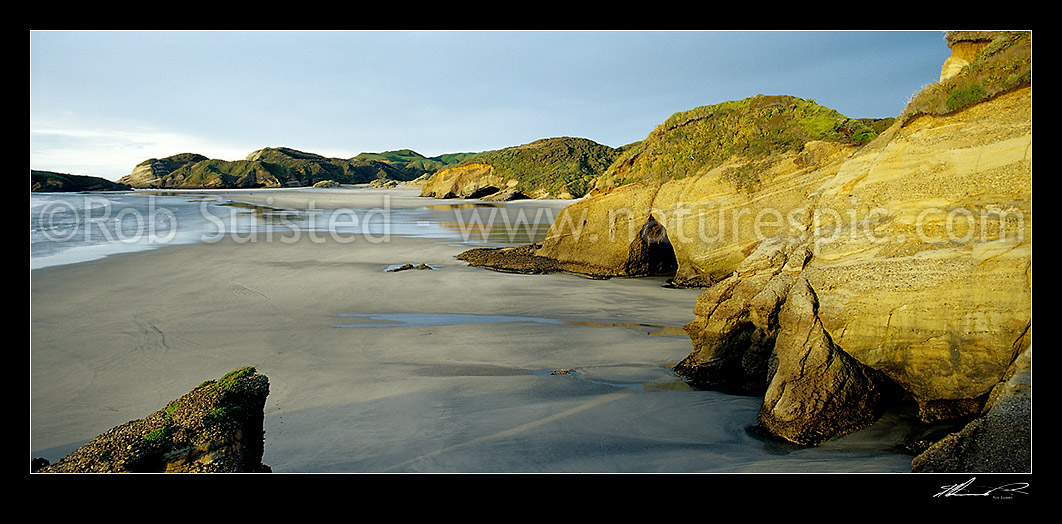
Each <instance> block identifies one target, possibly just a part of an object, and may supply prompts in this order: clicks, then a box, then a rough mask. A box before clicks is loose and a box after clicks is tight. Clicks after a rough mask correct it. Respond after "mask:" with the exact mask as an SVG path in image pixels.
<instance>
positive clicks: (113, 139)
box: [30, 121, 253, 180]
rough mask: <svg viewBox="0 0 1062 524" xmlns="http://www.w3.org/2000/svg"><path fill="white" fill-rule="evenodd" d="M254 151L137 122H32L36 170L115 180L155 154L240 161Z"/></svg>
mask: <svg viewBox="0 0 1062 524" xmlns="http://www.w3.org/2000/svg"><path fill="white" fill-rule="evenodd" d="M252 150H253V149H248V148H242V147H235V146H231V145H226V144H219V143H214V142H211V143H208V142H206V141H204V139H202V138H201V137H196V136H191V135H185V134H181V133H176V132H171V131H167V130H162V129H156V128H152V127H146V126H137V125H95V126H93V125H83V124H79V123H73V122H58V121H53V122H48V123H40V122H38V123H36V124H31V128H30V167H31V169H37V170H46V171H57V172H60V173H70V174H76V175H92V176H99V177H103V178H106V179H109V180H117V179H118V178H120V177H122V176H124V175H127V174H129V173H130V172H131V171H132V170H133V168H134V167H135V166H136V165H137V164H139V163H140V162H143V161H144V160H147V159H149V158H162V157H166V156H170V155H175V154H178V153H199V154H202V155H206V156H208V157H211V158H220V159H225V160H236V159H239V158H244V157H245V156H246V155H247V154H248V153H250V152H251V151H252Z"/></svg>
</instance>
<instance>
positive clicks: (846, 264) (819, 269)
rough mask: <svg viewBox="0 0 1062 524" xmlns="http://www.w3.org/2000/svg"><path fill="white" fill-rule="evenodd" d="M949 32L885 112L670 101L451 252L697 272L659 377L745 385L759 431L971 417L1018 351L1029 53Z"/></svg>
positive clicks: (640, 271) (802, 103)
mask: <svg viewBox="0 0 1062 524" xmlns="http://www.w3.org/2000/svg"><path fill="white" fill-rule="evenodd" d="M949 43H950V44H951V45H953V46H955V47H956V48H958V49H959V50H960V51H961V56H962V58H961V59H956V60H950V61H949V64H946V65H945V67H942V74H941V81H940V83H938V84H933V85H931V86H929V87H928V88H927V89H926V90H925V91H924V92H923V93H922V94H920V95H919V96H917V97H915V98H914V99H913V100H912V101H911V103H910V105H909V107H908V109H907V110H906V111H905V112H904V114H903V115H901V116H900V117H899V118H897V119H895V120H892V121H885V122H868V121H860V120H853V119H850V118H847V117H845V116H843V115H839V114H836V113H835V112H831V111H829V110H826V109H825V108H821V107H819V106H817V105H815V104H814V103H813V102H812V101H807V100H801V99H797V98H794V97H784V96H770V97H768V96H762V95H761V96H756V97H752V98H750V99H746V100H741V101H735V102H732V103H726V104H720V105H716V106H705V107H703V108H698V109H695V110H692V111H689V112H686V113H680V114H676V115H674V116H672V117H671V118H670V119H668V121H667V122H665V123H664V124H662V125H660V126H658V128H657V129H655V130H654V131H653V133H651V134H650V135H649V137H647V138H646V140H644V141H643V142H641V143H639V145H638V146H637V147H634V148H631V149H630V150H628V151H627V152H626V153H625V154H624V156H622V157H620V158H619V159H618V160H617V161H616V162H615V163H614V164H613V165H612V166H611V167H610V168H609V170H608V171H607V173H606V174H605V175H604V176H602V177H601V178H599V179H598V180H597V181H596V184H595V188H594V190H593V191H592V192H591V193H590V194H589V195H588V196H587V197H586V198H584V199H582V200H580V201H578V202H576V203H574V204H572V205H570V206H568V207H567V208H565V209H564V211H563V212H562V213H560V214H559V215H558V217H557V220H556V221H555V222H554V225H553V227H552V228H551V229H550V231H549V233H548V234H547V237H546V239H545V240H544V241H543V242H542V243H541V244H538V245H532V246H524V247H521V248H508V249H503V250H490V249H479V250H472V251H469V252H467V253H464V254H462V255H461V256H460V257H459V258H462V259H465V260H468V261H469V262H470V263H472V264H473V265H480V266H484V267H491V268H494V269H501V270H509V271H526V272H541V271H567V272H572V273H578V274H583V275H586V276H590V277H598V278H602V277H617V276H640V275H648V274H671V273H672V272H673V274H674V276H673V278H672V283H673V284H674V285H676V286H694V287H703V288H705V290H704V292H703V293H702V294H701V296H700V298H699V300H698V303H697V306H696V308H695V310H694V311H693V319H692V320H691V321H690V322H689V324H687V326H686V331H687V332H688V334H689V335H690V338H691V339H692V341H693V346H694V349H693V352H692V353H691V354H690V355H689V356H688V357H687V358H686V359H685V360H683V361H682V362H681V363H679V365H678V366H677V367H676V372H677V373H678V374H680V375H682V376H684V377H687V378H688V379H689V380H690V381H691V383H693V384H696V385H699V386H702V387H718V388H726V389H733V390H737V391H740V392H744V393H752V394H757V395H763V398H764V400H763V405H762V408H761V411H760V414H759V421H760V425H761V426H762V427H763V428H765V429H767V430H768V431H769V432H770V433H771V434H773V435H775V436H777V437H779V438H783V439H786V440H789V441H791V442H794V443H797V444H802V445H815V444H818V443H821V442H823V441H825V440H828V439H830V438H833V437H836V436H838V435H843V434H845V433H849V432H852V431H856V430H858V429H861V428H864V427H867V426H868V425H870V424H872V423H873V422H874V421H875V420H877V418H878V416H879V415H880V414H881V413H883V412H884V411H886V410H887V409H889V408H891V407H893V406H896V405H898V404H901V403H910V404H913V405H914V406H915V407H916V409H917V412H918V415H919V417H920V418H921V419H922V420H923V421H926V422H932V421H941V420H951V421H958V422H962V421H966V420H970V419H972V418H979V417H981V416H982V415H983V414H985V413H987V412H988V411H989V410H990V409H991V407H992V406H993V405H995V404H996V403H997V402H998V399H996V398H994V397H992V395H991V393H992V391H993V390H996V389H997V388H998V387H999V385H1000V384H1001V382H1003V381H1005V380H1006V377H1007V376H1008V373H1012V371H1011V370H1012V367H1013V366H1014V365H1015V362H1016V360H1017V359H1018V356H1019V355H1023V354H1027V355H1028V358H1029V359H1030V361H1031V344H1032V342H1031V333H1032V331H1031V313H1032V312H1031V295H1032V122H1031V120H1032V107H1031V104H1032V88H1031V73H1030V71H1031V54H1030V47H1029V42H1028V40H1027V34H1020V33H993V34H981V33H978V34H952V35H949ZM960 44H961V45H960ZM956 62H961V63H964V64H965V65H964V66H963V67H962V68H960V69H959V70H958V71H956V68H955V63H956ZM975 87H976V89H975ZM882 126H885V127H882ZM1028 395H1029V396H1030V397H1031V392H1030V393H1028ZM1018 421H1019V422H1021V423H1024V425H1025V426H1026V427H1027V426H1028V425H1029V423H1030V421H1029V420H1028V419H1022V418H1021V417H1019V418H1018ZM1019 431H1020V430H1019ZM1027 451H1028V450H1027V449H1017V450H1012V453H1011V454H1012V456H1014V457H1018V458H1017V461H1018V463H1019V466H1018V467H1017V468H1018V469H1019V470H1020V469H1021V464H1022V463H1023V462H1022V459H1021V457H1024V456H1028V453H1027ZM1024 464H1025V466H1029V464H1028V463H1024Z"/></svg>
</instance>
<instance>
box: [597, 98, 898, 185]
mask: <svg viewBox="0 0 1062 524" xmlns="http://www.w3.org/2000/svg"><path fill="white" fill-rule="evenodd" d="M868 123H872V121H867V120H859V119H852V118H848V117H846V116H844V115H842V114H840V113H838V112H837V111H836V110H833V109H830V108H827V107H823V106H820V105H818V104H817V103H815V101H814V100H804V99H801V98H797V97H793V96H786V95H776V96H766V95H757V96H754V97H751V98H746V99H742V100H736V101H731V102H724V103H721V104H716V105H708V106H702V107H698V108H695V109H691V110H689V111H683V112H679V113H675V114H674V115H671V117H670V118H668V119H667V120H666V121H665V122H664V123H662V124H660V125H659V126H657V127H656V129H654V130H653V132H652V133H650V134H649V136H648V137H647V138H646V139H645V140H643V141H642V142H641V143H639V144H636V145H635V146H633V147H631V148H630V149H628V150H627V151H626V152H624V153H623V155H622V156H621V157H620V158H619V159H617V161H616V162H615V163H614V164H613V165H612V167H611V168H610V169H609V172H608V173H607V174H606V179H611V181H612V182H613V183H615V184H619V185H622V184H625V183H630V182H634V181H637V180H645V179H652V180H660V181H664V180H669V179H680V178H684V177H686V176H689V175H692V174H694V173H697V172H701V171H704V170H708V169H712V168H714V167H717V166H719V165H720V164H722V163H723V162H724V161H725V160H727V159H728V158H731V157H734V156H737V157H743V158H746V159H748V160H750V161H753V162H755V161H758V160H763V159H766V158H768V157H770V156H771V155H773V154H776V153H784V152H788V151H800V150H802V149H803V147H804V144H805V143H807V142H809V141H811V140H826V141H834V142H843V143H848V144H856V145H858V144H863V143H867V142H869V141H871V140H873V139H874V138H876V137H877V136H878V131H877V130H876V129H875V127H872V126H871V125H868Z"/></svg>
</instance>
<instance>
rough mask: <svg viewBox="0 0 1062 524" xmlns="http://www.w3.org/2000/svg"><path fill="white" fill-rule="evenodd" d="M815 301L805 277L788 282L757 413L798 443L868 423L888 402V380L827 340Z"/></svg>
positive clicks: (766, 424)
mask: <svg viewBox="0 0 1062 524" xmlns="http://www.w3.org/2000/svg"><path fill="white" fill-rule="evenodd" d="M818 305H819V304H818V298H817V297H816V296H815V292H814V291H813V290H812V289H811V286H810V285H809V284H808V282H807V280H805V279H803V278H799V279H797V281H796V282H794V283H793V284H792V285H791V286H790V288H789V292H788V294H787V295H786V297H785V301H784V304H783V306H782V307H781V310H780V312H779V318H778V326H779V327H778V334H777V335H776V341H775V345H774V352H773V353H772V358H773V362H772V366H771V368H772V369H771V372H770V384H769V386H768V388H767V392H766V393H765V394H764V398H763V405H762V407H761V408H760V412H759V416H758V419H759V422H760V425H762V426H763V427H765V428H767V429H768V430H770V431H771V433H773V434H775V435H777V436H780V437H782V438H785V439H786V440H789V441H792V442H795V443H797V444H802V445H815V444H819V443H821V442H823V441H825V440H828V439H830V438H832V437H835V436H837V435H843V434H845V433H849V432H852V431H855V430H858V429H862V428H864V427H867V426H869V425H870V424H872V423H873V422H874V421H875V420H877V418H878V417H879V416H880V415H881V413H882V412H883V411H884V409H885V407H886V406H887V405H888V402H887V401H888V400H890V399H889V396H890V395H889V394H888V393H889V390H890V389H891V388H890V383H889V381H888V380H887V379H884V377H881V376H880V375H879V374H878V373H876V372H874V371H873V370H871V369H870V368H867V367H865V366H863V365H862V364H860V363H859V362H857V361H856V360H855V359H853V358H852V357H850V356H849V355H848V354H847V353H845V352H844V351H843V350H842V349H841V348H839V347H838V346H837V345H836V344H835V343H834V342H833V340H832V339H831V338H830V334H829V333H827V332H826V330H825V329H823V327H822V322H820V321H819V318H818Z"/></svg>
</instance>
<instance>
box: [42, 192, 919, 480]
mask: <svg viewBox="0 0 1062 524" xmlns="http://www.w3.org/2000/svg"><path fill="white" fill-rule="evenodd" d="M382 194H386V195H391V196H393V198H392V199H391V200H389V205H391V206H392V207H391V210H392V211H395V212H404V210H405V211H410V212H414V211H415V212H416V213H421V215H417V217H418V218H417V219H416V220H417V221H426V220H428V218H426V217H428V215H424V213H432V212H439V213H446V212H448V211H447V210H448V209H449V208H447V207H445V206H449V205H450V204H451V203H449V202H445V201H435V202H432V201H427V202H426V201H425V199H419V198H418V197H416V196H415V193H413V192H410V191H408V190H404V191H397V192H391V193H372V194H370V193H365V195H369V196H372V197H373V198H376V197H379V196H380V195H382ZM239 196H240V199H241V200H243V201H245V202H249V203H257V204H260V205H263V206H270V207H272V208H277V209H283V208H301V209H305V208H306V205H307V203H308V201H307V200H306V199H308V198H312V199H313V206H314V207H315V208H317V209H327V208H330V207H332V208H336V207H344V206H349V205H351V202H352V201H351V200H350V195H349V194H346V195H345V194H344V193H343V192H334V193H327V192H298V191H273V192H269V191H263V192H246V193H240V194H239ZM366 198H367V199H366V200H362V201H359V203H357V204H356V205H357V206H363V207H366V208H369V207H374V206H377V207H375V208H377V209H378V201H376V200H372V199H368V197H366ZM389 198H391V197H390V196H389ZM333 199H334V200H333ZM427 205H441V206H444V207H442V208H438V209H435V210H428V209H426V208H425V206H427ZM533 205H534V203H512V204H507V205H506V208H507V209H518V208H519V206H525V207H526V208H527V209H533ZM413 223H414V224H417V223H418V222H416V221H414V222H413ZM423 225H424V226H425V227H429V226H430V224H427V223H425V224H423ZM432 227H434V226H432ZM392 233H394V232H393V231H392ZM265 237H266V235H265V234H263V233H258V234H256V235H246V236H229V237H225V238H221V239H219V240H218V241H215V242H210V243H192V244H187V245H175V246H169V247H165V248H162V249H154V250H149V251H143V252H135V253H123V254H118V255H113V256H110V257H107V258H103V259H99V260H92V261H87V262H82V263H78V264H72V265H63V266H55V267H45V268H41V269H36V270H33V271H32V272H31V275H30V277H31V286H30V334H31V344H30V358H31V369H30V379H31V384H30V386H31V399H30V400H31V428H30V429H31V443H30V446H31V455H32V456H42V457H45V458H48V459H49V460H53V461H54V460H57V459H58V458H61V457H62V456H63V455H65V454H66V453H68V452H69V451H72V450H73V449H74V448H75V447H76V446H78V445H80V444H82V443H84V442H85V441H87V440H89V439H90V438H92V437H94V436H96V435H98V434H100V433H102V432H104V431H106V430H108V429H110V428H111V427H114V426H116V425H118V424H122V423H124V422H127V421H129V420H132V419H136V418H140V417H143V416H146V415H147V414H149V413H151V412H153V411H155V410H157V409H160V408H161V407H163V406H164V405H165V404H166V403H167V402H168V401H170V400H172V399H174V398H177V397H179V396H181V395H182V394H184V393H186V392H188V391H189V390H191V389H192V388H194V387H195V386H196V385H198V384H199V383H200V382H202V381H203V380H206V379H210V378H216V377H218V376H220V375H222V374H224V373H225V372H227V371H230V370H232V369H234V368H236V367H240V366H244V365H252V366H255V367H256V368H257V369H258V370H259V371H260V372H261V373H263V374H265V375H267V376H268V377H269V380H270V395H269V398H268V401H267V405H266V413H265V431H266V433H265V455H264V457H263V462H264V463H265V464H267V465H269V466H270V467H271V468H272V469H273V471H274V472H278V473H304V472H312V473H324V472H344V473H362V472H455V473H460V472H616V473H621V472H667V473H670V472H723V473H740V472H903V471H908V470H909V467H910V457H909V456H905V455H902V454H899V453H895V452H892V451H891V450H889V449H888V448H889V446H890V443H894V442H896V441H897V440H899V439H900V438H901V437H902V435H901V434H900V433H899V432H900V431H901V430H900V429H899V428H898V426H893V425H890V424H889V423H888V421H887V420H886V421H884V422H883V423H881V424H879V425H876V426H875V427H872V428H870V429H868V430H866V431H864V432H860V433H858V434H854V435H850V436H847V437H843V438H841V439H837V441H835V442H831V443H828V444H827V445H825V446H822V447H819V448H816V449H792V448H789V447H786V446H780V445H777V444H772V443H768V442H764V441H762V440H759V439H757V438H754V437H753V436H752V435H750V433H749V432H748V428H749V427H750V426H752V425H754V424H755V419H756V412H757V410H758V409H759V403H760V402H759V399H756V398H751V397H739V396H730V395H726V394H723V393H719V392H710V391H695V390H691V389H690V388H688V387H686V386H685V384H684V383H683V382H681V381H680V380H679V379H677V378H676V377H675V376H674V375H673V374H672V372H671V371H670V367H671V366H673V365H674V364H676V363H677V362H679V361H680V360H681V359H682V358H684V357H685V356H686V355H688V354H689V352H690V351H691V343H690V340H689V338H688V337H685V336H683V334H682V333H681V330H680V329H678V328H679V327H680V326H682V325H683V324H684V323H685V322H688V321H689V319H690V318H691V316H692V310H693V306H694V304H695V301H696V297H697V294H698V293H699V292H700V290H697V289H671V288H666V287H663V284H664V283H665V279H664V278H640V279H613V280H589V279H585V278H582V277H578V276H574V275H564V274H555V275H519V274H510V273H498V272H492V271H489V270H485V269H480V268H473V267H469V266H467V265H466V264H465V263H464V262H461V261H459V260H456V259H455V258H454V256H455V255H457V254H458V253H460V252H462V251H464V250H466V249H468V248H469V247H471V246H472V245H473V244H472V243H468V242H454V241H453V240H452V239H446V238H433V237H432V236H431V235H422V236H417V235H403V234H391V235H390V236H389V237H388V238H387V239H386V240H381V239H380V237H379V236H374V235H372V234H369V235H366V234H364V232H363V233H362V234H354V233H351V234H347V235H344V236H342V237H341V238H336V237H330V236H329V235H327V234H321V235H318V236H311V235H309V234H306V232H305V231H304V232H303V234H300V235H297V238H296V235H288V236H286V237H284V238H283V239H281V238H280V237H278V236H275V235H274V236H272V237H271V238H268V239H267V238H265ZM407 263H408V264H413V265H418V264H427V265H429V266H430V267H431V268H432V270H407V271H398V272H388V271H387V270H388V269H390V268H394V267H397V266H400V265H403V264H407ZM380 315H387V316H380Z"/></svg>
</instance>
